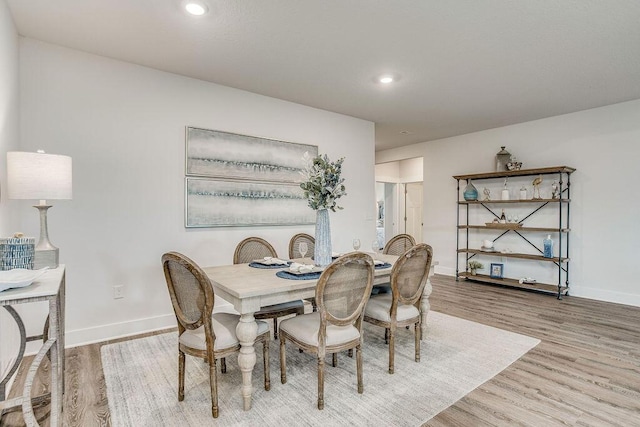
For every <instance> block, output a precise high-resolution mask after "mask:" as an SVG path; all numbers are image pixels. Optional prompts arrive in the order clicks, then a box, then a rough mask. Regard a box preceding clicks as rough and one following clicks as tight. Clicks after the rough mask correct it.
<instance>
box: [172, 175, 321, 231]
mask: <svg viewBox="0 0 640 427" xmlns="http://www.w3.org/2000/svg"><path fill="white" fill-rule="evenodd" d="M185 192H186V215H185V217H186V227H189V228H190V227H231V226H236V227H237V226H249V225H286V224H313V223H314V222H315V212H314V211H313V210H312V209H311V208H309V206H308V205H307V199H305V198H304V195H303V193H302V189H301V188H300V186H299V185H298V184H295V183H278V182H255V181H240V180H236V181H229V180H221V179H211V178H196V177H187V178H186V190H185Z"/></svg>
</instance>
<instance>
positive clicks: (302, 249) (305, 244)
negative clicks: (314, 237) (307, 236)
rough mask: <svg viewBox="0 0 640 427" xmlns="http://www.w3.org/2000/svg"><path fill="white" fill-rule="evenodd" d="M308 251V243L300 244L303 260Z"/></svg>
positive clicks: (299, 248)
mask: <svg viewBox="0 0 640 427" xmlns="http://www.w3.org/2000/svg"><path fill="white" fill-rule="evenodd" d="M308 250H309V246H307V242H300V244H299V245H298V251H299V252H300V255H301V256H302V258H304V257H305V256H306V255H307V251H308Z"/></svg>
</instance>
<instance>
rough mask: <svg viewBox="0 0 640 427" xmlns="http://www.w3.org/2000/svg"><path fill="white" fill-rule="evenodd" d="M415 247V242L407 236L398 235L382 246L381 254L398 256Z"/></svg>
mask: <svg viewBox="0 0 640 427" xmlns="http://www.w3.org/2000/svg"><path fill="white" fill-rule="evenodd" d="M415 245H416V240H415V239H414V238H413V237H412V236H410V235H408V234H398V235H397V236H394V237H392V238H391V240H389V241H388V242H387V244H386V245H384V249H383V250H382V253H383V254H388V255H396V256H400V255H402V254H403V253H405V252H406V251H407V250H409V248H411V247H413V246H415Z"/></svg>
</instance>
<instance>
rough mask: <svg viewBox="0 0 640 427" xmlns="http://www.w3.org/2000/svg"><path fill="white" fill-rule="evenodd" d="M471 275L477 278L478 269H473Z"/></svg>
mask: <svg viewBox="0 0 640 427" xmlns="http://www.w3.org/2000/svg"><path fill="white" fill-rule="evenodd" d="M471 275H472V276H475V275H476V269H475V268H472V269H471Z"/></svg>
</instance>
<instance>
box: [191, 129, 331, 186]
mask: <svg viewBox="0 0 640 427" xmlns="http://www.w3.org/2000/svg"><path fill="white" fill-rule="evenodd" d="M186 141H187V143H186V150H187V152H186V162H187V164H186V175H187V176H202V177H212V178H225V179H246V180H252V181H272V182H289V183H293V182H297V181H299V180H300V171H301V170H302V169H303V168H304V166H305V163H304V161H303V160H302V156H303V154H304V153H305V152H308V153H309V156H311V157H315V156H317V155H318V146H317V145H307V144H296V143H292V142H284V141H278V140H275V139H268V138H259V137H255V136H247V135H239V134H235V133H229V132H222V131H218V130H208V129H199V128H195V127H187V129H186Z"/></svg>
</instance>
